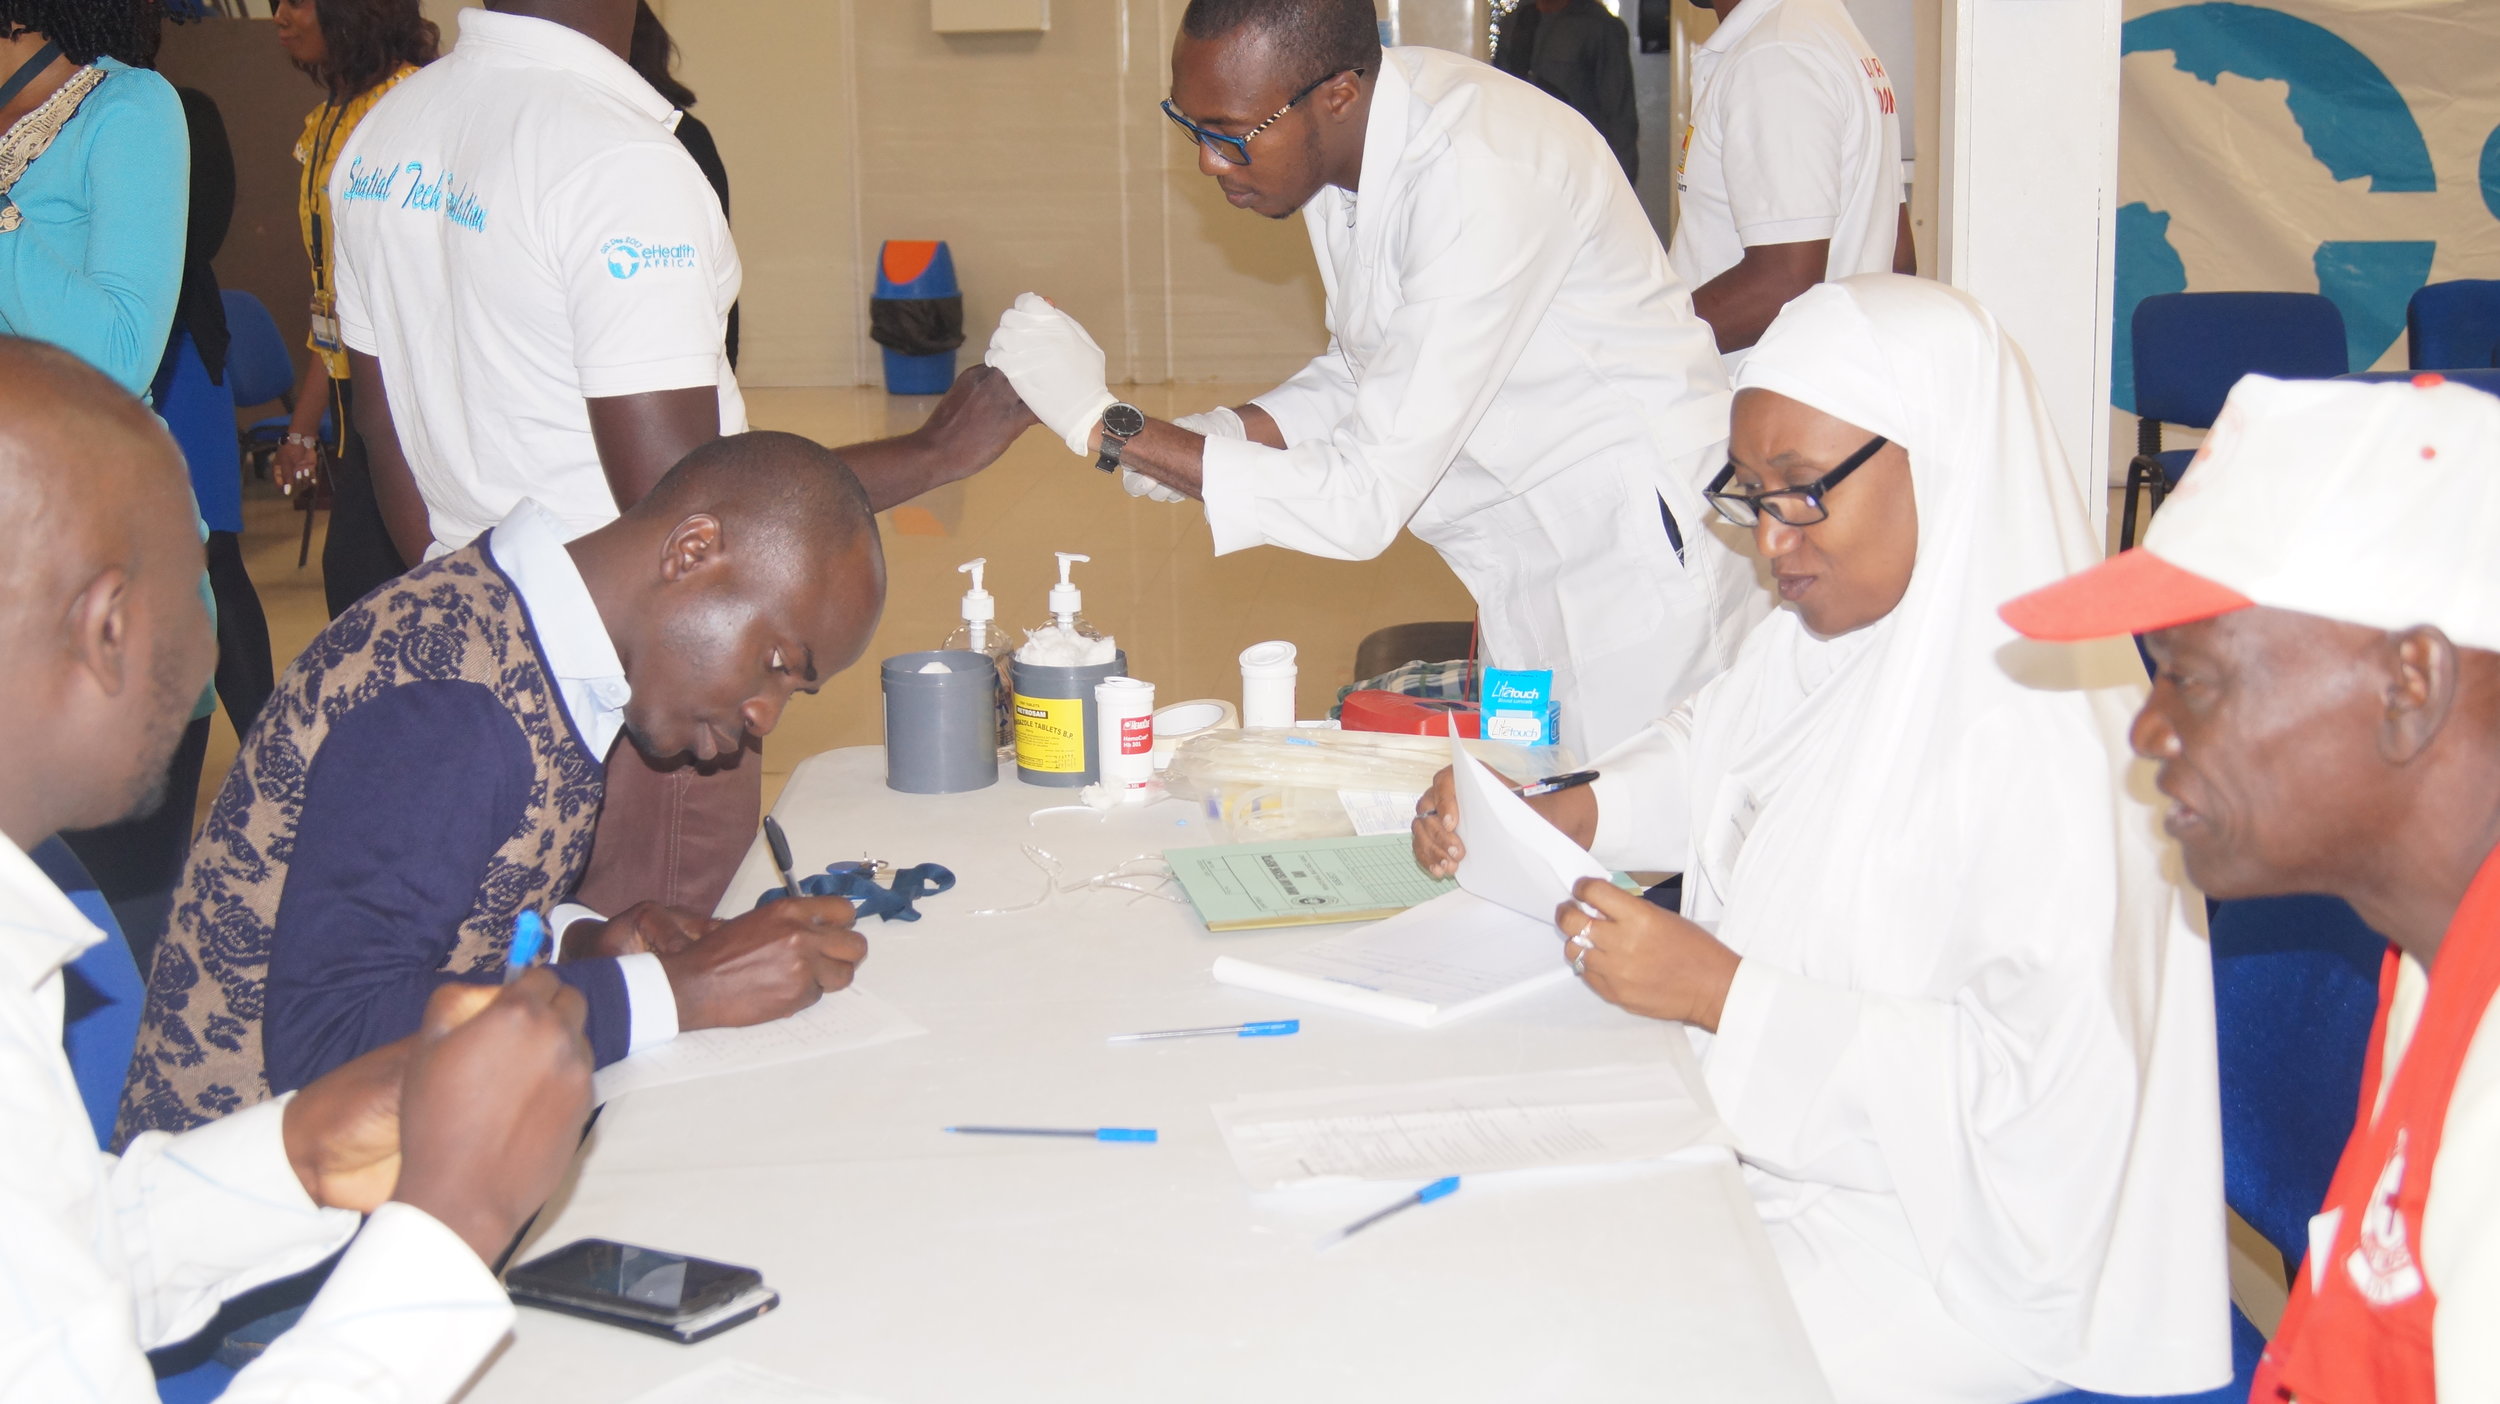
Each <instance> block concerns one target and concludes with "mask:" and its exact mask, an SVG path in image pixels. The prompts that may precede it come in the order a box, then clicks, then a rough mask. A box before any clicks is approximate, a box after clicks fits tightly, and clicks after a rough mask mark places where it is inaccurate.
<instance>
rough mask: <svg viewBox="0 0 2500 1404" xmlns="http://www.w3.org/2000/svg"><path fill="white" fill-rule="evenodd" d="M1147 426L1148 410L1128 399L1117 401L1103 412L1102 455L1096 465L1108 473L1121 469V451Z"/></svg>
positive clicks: (1095, 462)
mask: <svg viewBox="0 0 2500 1404" xmlns="http://www.w3.org/2000/svg"><path fill="white" fill-rule="evenodd" d="M1145 427H1146V412H1145V411H1144V410H1141V409H1139V408H1138V407H1137V406H1135V405H1132V404H1129V403H1127V402H1126V401H1116V402H1114V403H1113V404H1112V406H1111V408H1109V409H1107V410H1104V411H1103V412H1102V456H1101V457H1099V458H1097V459H1095V460H1094V466H1095V467H1097V468H1100V469H1101V470H1102V471H1104V472H1106V473H1117V472H1119V471H1120V451H1121V450H1122V449H1125V448H1127V447H1128V441H1129V440H1131V439H1133V438H1136V437H1137V434H1138V431H1139V430H1142V429H1144V428H1145Z"/></svg>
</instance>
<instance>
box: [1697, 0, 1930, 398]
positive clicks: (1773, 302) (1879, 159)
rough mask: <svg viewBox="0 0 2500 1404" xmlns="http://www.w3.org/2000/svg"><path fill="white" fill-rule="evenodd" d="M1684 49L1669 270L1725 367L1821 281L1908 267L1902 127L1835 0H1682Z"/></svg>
mask: <svg viewBox="0 0 2500 1404" xmlns="http://www.w3.org/2000/svg"><path fill="white" fill-rule="evenodd" d="M1693 3H1694V4H1696V5H1698V6H1700V7H1701V8H1703V9H1705V10H1713V11H1716V12H1717V14H1718V16H1719V27H1718V30H1717V31H1716V32H1715V33H1713V34H1712V35H1711V36H1710V37H1709V39H1707V40H1705V41H1704V42H1703V43H1702V45H1701V47H1700V48H1698V49H1696V50H1694V51H1693V117H1692V125H1691V126H1689V127H1687V128H1685V131H1684V143H1683V147H1682V149H1681V150H1680V151H1678V152H1677V154H1676V163H1675V188H1676V191H1677V194H1678V195H1679V196H1680V201H1679V204H1678V206H1677V210H1678V212H1677V215H1676V226H1675V238H1674V239H1673V240H1672V241H1671V242H1669V244H1668V245H1667V262H1668V263H1669V264H1671V265H1673V266H1674V268H1675V272H1676V276H1677V277H1679V278H1682V279H1683V280H1684V282H1685V284H1686V285H1687V286H1689V287H1690V288H1692V289H1693V310H1694V311H1695V312H1697V313H1699V314H1700V315H1701V319H1702V320H1703V321H1705V322H1708V323H1709V324H1710V328H1711V330H1712V331H1714V332H1716V333H1718V337H1719V351H1720V353H1721V354H1722V355H1724V356H1726V357H1727V358H1728V370H1729V372H1730V373H1731V374H1732V373H1734V371H1735V369H1736V367H1737V365H1738V363H1739V362H1741V361H1742V360H1743V359H1744V357H1743V353H1744V351H1745V350H1746V348H1748V347H1750V346H1752V345H1753V344H1754V342H1755V341H1757V340H1759V339H1760V338H1761V336H1762V333H1763V331H1764V330H1765V329H1766V328H1768V327H1769V326H1770V325H1771V319H1772V318H1773V317H1776V316H1778V315H1779V311H1780V309H1781V308H1782V307H1785V306H1787V305H1788V302H1789V299H1791V298H1793V297H1795V296H1796V295H1797V294H1799V293H1801V292H1804V291H1805V290H1806V289H1808V288H1810V287H1813V286H1814V285H1815V284H1816V283H1820V282H1822V281H1824V280H1825V279H1829V278H1847V277H1850V276H1853V275H1855V274H1859V273H1916V272H1917V271H1918V256H1917V251H1916V250H1915V249H1914V248H1912V247H1911V243H1910V207H1909V206H1908V205H1907V204H1906V203H1904V197H1903V193H1902V187H1901V122H1900V119H1899V117H1897V116H1896V115H1895V114H1894V111H1893V107H1894V99H1893V92H1892V79H1891V78H1889V77H1888V76H1886V75H1885V73H1884V63H1883V60H1882V59H1880V58H1878V57H1876V55H1875V50H1874V49H1873V48H1871V47H1869V46H1868V44H1867V42H1866V38H1865V36H1864V35H1861V34H1860V33H1858V27H1857V25H1856V24H1855V23H1854V22H1852V21H1851V20H1850V18H1849V11H1848V10H1847V8H1846V7H1844V6H1843V5H1842V3H1841V0H1693Z"/></svg>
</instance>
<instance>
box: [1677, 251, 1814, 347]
mask: <svg viewBox="0 0 2500 1404" xmlns="http://www.w3.org/2000/svg"><path fill="white" fill-rule="evenodd" d="M1830 252H1831V241H1830V240H1828V239H1815V240H1810V241H1807V242H1802V243H1795V244H1756V245H1754V246H1752V247H1751V248H1748V249H1746V250H1745V257H1744V260H1743V261H1742V262H1740V263H1738V264H1737V265H1736V266H1735V267H1734V268H1731V269H1729V270H1727V271H1726V272H1725V273H1722V274H1720V275H1719V276H1718V277H1716V278H1713V279H1711V280H1710V281H1709V282H1707V283H1704V284H1702V285H1701V286H1700V287H1699V288H1698V289H1695V290H1694V292H1693V311H1694V312H1695V313H1696V314H1698V315H1699V316H1700V318H1701V319H1702V320H1703V321H1705V322H1708V323H1709V324H1710V329H1711V331H1713V332H1715V333H1716V334H1717V335H1718V339H1719V350H1720V351H1721V352H1728V351H1741V350H1743V349H1745V348H1746V347H1748V346H1751V345H1753V344H1754V343H1755V342H1757V341H1760V340H1761V339H1762V334H1763V333H1764V332H1765V331H1768V330H1769V329H1770V326H1771V321H1772V319H1773V318H1775V317H1777V316H1779V314H1780V309H1781V308H1783V307H1786V306H1787V305H1788V303H1789V300H1790V299H1792V298H1794V297H1796V296H1797V295H1798V294H1799V293H1802V292H1804V291H1805V290H1806V289H1808V288H1810V287H1813V286H1814V285H1815V284H1816V283H1819V282H1821V281H1823V271H1824V268H1825V267H1826V265H1827V263H1828V261H1829V257H1830Z"/></svg>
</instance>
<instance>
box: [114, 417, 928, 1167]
mask: <svg viewBox="0 0 2500 1404" xmlns="http://www.w3.org/2000/svg"><path fill="white" fill-rule="evenodd" d="M884 597H885V565H884V557H883V554H882V552H881V550H880V548H879V545H878V541H877V532H876V525H875V521H874V518H873V517H872V516H871V515H870V513H869V504H868V499H867V497H866V495H865V494H864V493H863V492H862V490H861V488H860V485H859V482H858V480H857V479H856V478H855V477H853V476H852V474H851V471H850V470H849V469H848V468H847V467H845V466H844V465H843V463H842V461H841V460H840V459H839V458H837V457H836V456H835V455H834V454H832V453H831V452H830V451H828V450H826V449H824V448H822V447H820V446H818V445H816V444H814V443H812V442H810V441H808V440H806V439H802V438H799V437H797V436H795V435H790V434H775V433H751V434H740V435H734V436H731V437H729V438H725V439H719V440H716V441H714V442H713V443H711V444H708V445H706V446H705V447H703V448H700V449H697V450H695V451H694V452H693V453H691V454H689V455H687V456H686V458H685V459H684V461H682V462H681V463H679V464H678V465H677V466H676V467H675V468H673V469H671V470H670V471H669V473H668V474H667V475H666V476H665V477H663V478H662V479H661V480H660V482H659V484H658V485H657V486H656V487H654V488H653V489H652V490H651V493H650V494H649V496H647V497H646V498H645V499H644V500H643V501H642V502H641V503H640V504H638V505H637V506H636V507H635V508H634V509H633V510H631V511H629V512H627V513H626V514H625V515H624V516H623V517H621V518H619V519H618V520H617V521H615V522H613V523H611V524H610V525H608V526H606V527H603V528H601V529H599V530H597V531H594V532H592V533H590V534H589V535H587V536H582V537H579V538H577V539H575V540H573V541H571V542H570V543H569V544H568V543H567V542H566V541H565V539H564V533H563V531H562V529H561V528H560V527H559V526H558V524H557V523H556V522H555V521H554V519H553V518H552V517H551V516H550V515H549V514H548V513H547V512H546V511H545V510H544V509H543V508H541V507H539V506H538V505H537V504H536V503H534V502H530V501H526V500H525V501H523V502H522V504H521V505H520V507H519V508H518V509H516V510H515V511H514V512H513V513H512V514H511V515H510V516H509V517H507V518H505V519H504V521H503V522H502V523H501V524H500V525H498V526H497V527H496V528H495V529H494V530H492V531H490V532H488V533H487V534H486V535H484V536H482V537H480V538H479V539H478V540H477V541H475V542H472V543H471V544H470V545H469V546H467V547H466V548H464V549H462V550H458V551H455V552H452V553H451V554H450V555H447V556H444V557H441V558H439V559H437V560H433V561H428V562H427V563H425V564H424V565H421V566H419V567H417V568H416V569H415V570H412V571H410V572H409V573H408V574H406V575H405V576H402V577H401V578H400V579H399V580H397V581H395V582H394V583H392V584H391V585H389V586H387V587H385V588H383V589H380V590H377V591H375V592H374V593H373V594H372V595H370V596H368V597H367V598H366V599H365V600H363V601H362V602H361V603H359V604H357V605H356V606H355V607H354V608H352V609H350V610H348V611H347V612H346V613H344V614H342V615H340V616H339V617H338V618H337V619H335V620H333V621H331V624H330V626H329V627H328V628H327V629H325V630H323V631H322V633H321V634H320V635H319V636H318V637H317V638H315V639H314V640H313V642H312V644H311V645H310V646H308V647H307V648H306V649H305V650H304V652H303V653H302V654H301V655H300V656H299V657H298V658H297V659H296V660H295V662H294V663H293V664H292V665H291V666H290V667H289V668H288V669H287V672H286V675H285V676H284V677H283V678H281V679H280V680H279V684H278V690H277V693H276V695H275V696H274V697H273V698H272V699H271V700H270V703H269V705H268V706H267V708H265V709H264V710H263V712H262V714H261V719H260V721H259V722H258V723H257V724H256V725H254V726H253V728H252V730H251V733H250V735H249V736H247V737H246V738H245V740H244V744H243V750H242V754H241V755H240V757H238V759H237V760H236V763H235V767H234V770H233V772H232V773H231V774H230V775H229V776H228V778H227V780H226V783H225V786H224V788H223V789H222V790H221V791H220V792H219V794H218V797H217V802H216V805H215V807H214V808H213V809H212V810H211V811H210V814H209V819H208V823H207V826H206V827H205V829H203V831H202V832H201V834H200V838H199V841H198V842H197V844H196V845H195V846H194V847H193V850H192V854H191V859H190V863H189V865H188V866H187V867H186V869H185V870H184V873H183V881H182V885H181V887H180V889H179V890H178V891H177V893H176V898H175V910H174V919H173V926H172V929H171V930H170V931H169V932H168V933H167V934H166V937H165V940H164V943H163V945H162V946H161V947H160V948H159V949H158V952H157V958H156V962H155V967H154V970H153V971H152V973H151V977H150V980H149V989H148V1004H147V1011H146V1014H145V1015H144V1018H143V1022H142V1025H141V1029H140V1035H139V1047H138V1052H137V1055H136V1056H135V1057H134V1058H133V1059H132V1062H131V1070H130V1081H129V1083H128V1085H127V1086H126V1087H125V1088H124V1090H123V1094H122V1111H121V1125H120V1133H119V1134H120V1136H121V1138H122V1139H125V1140H126V1139H127V1138H129V1137H130V1136H132V1135H133V1134H135V1133H137V1132H139V1131H143V1130H151V1129H163V1130H178V1129H181V1128H184V1127H189V1126H195V1125H198V1124H200V1123H202V1122H206V1121H209V1120H213V1119H215V1118H217V1117H220V1116H223V1115H226V1114H227V1113H229V1112H232V1111H235V1110H237V1109H238V1108H241V1107H245V1106H249V1105H251V1104H253V1103H255V1102H259V1101H262V1100H264V1099H266V1098H268V1097H270V1096H272V1095H273V1094H275V1093H280V1092H284V1091H287V1090H288V1089H290V1088H294V1087H299V1086H302V1085H303V1084H304V1083H306V1082H308V1081H310V1080H311V1079H313V1078H316V1077H318V1076H320V1075H321V1074H322V1073H323V1072H325V1071H327V1070H329V1069H331V1068H334V1067H337V1066H339V1065H340V1064H342V1063H345V1062H347V1061H348V1060H350V1059H352V1058H354V1057H356V1056H357V1055H359V1054H361V1053H363V1052H365V1051H366V1050H368V1049H371V1048H375V1047H378V1046H380V1045H382V1044H384V1043H388V1042H390V1041H391V1040H393V1039H397V1038H400V1037H403V1036H405V1035H407V1034H408V1033H411V1032H413V1031H414V1030H415V1029H416V1028H417V1027H418V1024H419V1021H420V1019H421V1018H422V1016H423V1012H424V1008H425V1003H426V1000H427V998H428V997H429V996H430V995H431V994H432V993H433V991H434V990H435V989H436V988H438V987H440V986H442V985H444V984H447V983H451V982H456V981H467V982H493V981H498V980H501V979H502V978H503V975H504V970H505V963H506V954H507V951H508V949H509V946H510V943H511V936H512V931H513V922H514V918H515V917H516V916H517V915H518V914H519V913H521V912H523V911H525V910H531V911H538V912H540V913H542V914H548V915H549V917H550V921H551V924H552V925H554V926H555V927H556V929H557V930H558V931H560V932H561V933H562V938H561V940H562V950H563V956H564V958H563V959H562V961H561V963H559V964H558V965H557V966H556V974H557V975H558V977H559V978H561V979H562V980H563V981H564V982H565V983H567V984H569V985H572V986H573V987H574V988H576V989H578V990H579V991H580V992H581V994H582V996H583V998H584V999H585V1000H586V1001H587V1003H588V1005H589V1011H590V1012H589V1020H588V1032H589V1035H590V1042H591V1047H592V1050H593V1052H594V1053H595V1054H596V1056H597V1059H598V1061H599V1062H600V1063H601V1064H602V1065H605V1064H607V1063H610V1062H613V1061H615V1060H616V1059H618V1058H621V1057H623V1056H625V1055H626V1054H627V1053H628V1052H631V1051H633V1050H634V1049H636V1048H642V1047H648V1046H650V1045H652V1044H654V1043H658V1042H661V1041H664V1040H666V1039H669V1038H673V1037H675V1036H676V1034H677V1032H678V1031H679V1030H680V1029H697V1028H708V1027H717V1026H722V1025H737V1024H752V1023H760V1022H763V1021H765V1020H768V1019H775V1018H780V1017H782V1016H784V1015H788V1014H791V1013H794V1012H796V1011H797V1010H799V1009H801V1008H804V1007H805V1006H807V1005H808V1004H811V1003H813V1002H814V1001H815V1000H816V999H817V997H818V996H819V995H820V994H821V993H822V992H823V991H826V990H838V989H841V988H843V987H844V986H845V985H847V984H848V983H849V982H850V978H851V971H852V967H853V966H854V965H856V964H857V963H858V962H859V961H860V960H861V959H863V958H864V957H865V956H866V953H867V947H866V943H865V942H863V941H862V940H861V939H860V937H859V936H858V935H857V934H856V933H855V932H853V931H852V930H851V929H850V922H851V917H852V911H851V908H850V905H849V904H848V903H846V902H843V901H840V900H838V899H829V898H811V899H805V900H800V901H792V902H781V903H774V904H772V905H771V906H768V907H765V908H763V909H761V910H758V911H756V912H753V913H750V914H748V915H746V916H743V917H739V918H736V919H734V920H732V921H729V922H726V923H721V924H718V925H717V927H715V924H714V923H712V922H710V921H709V920H708V919H706V918H704V917H701V916H698V915H695V914H692V913H685V912H674V911H669V910H666V909H661V908H655V907H650V906H638V907H634V908H630V909H628V910H627V911H625V912H622V913H618V914H616V915H615V916H614V917H613V918H612V919H602V917H601V914H599V913H595V912H591V911H589V910H587V909H584V908H580V907H566V906H561V905H559V904H560V903H563V902H564V901H565V899H566V898H567V897H569V896H570V895H571V894H572V892H573V889H574V887H575V885H576V884H577V883H578V882H579V881H580V879H581V875H582V870H583V867H584V864H585V863H586V861H587V859H588V855H589V852H590V837H591V831H592V828H593V826H594V824H595V822H596V820H597V819H598V815H599V808H600V801H601V798H602V788H603V786H602V780H603V767H602V765H601V758H602V757H604V756H606V755H607V754H608V752H609V745H610V743H611V742H612V741H614V740H615V739H616V736H617V735H618V733H619V732H620V731H621V732H622V733H623V734H624V735H626V736H627V737H628V738H630V739H631V740H632V741H633V743H634V745H635V746H636V748H638V749H639V750H640V751H642V752H643V754H645V755H648V756H652V757H655V758H659V759H666V758H669V757H673V756H684V755H692V756H694V757H695V758H697V759H698V760H710V759H711V758H713V757H715V756H719V755H724V754H728V753H730V752H732V751H735V750H736V749H737V748H738V747H739V746H740V745H741V744H742V743H743V741H744V740H745V738H746V737H748V736H762V735H763V734H765V733H767V732H769V731H771V730H772V729H773V725H774V723H775V722H776V721H778V720H779V719H780V716H781V711H782V708H783V707H784V706H785V705H786V704H787V703H788V702H789V700H790V697H791V695H792V694H793V693H795V692H801V691H805V692H813V691H815V690H816V688H817V687H818V686H819V685H820V684H821V683H822V682H823V681H824V679H826V678H827V677H830V676H832V675H833V674H834V673H837V672H839V671H841V670H842V669H843V668H845V667H847V666H849V665H850V664H851V662H852V661H853V660H855V659H856V658H857V657H858V656H859V654H860V651H861V650H862V649H864V648H865V647H866V646H867V642H868V638H869V636H870V634H871V633H872V632H873V631H874V630H875V628H876V623H877V616H878V614H879V612H880V610H881V609H882V607H883V603H884Z"/></svg>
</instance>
